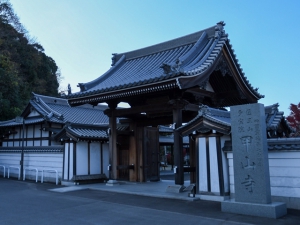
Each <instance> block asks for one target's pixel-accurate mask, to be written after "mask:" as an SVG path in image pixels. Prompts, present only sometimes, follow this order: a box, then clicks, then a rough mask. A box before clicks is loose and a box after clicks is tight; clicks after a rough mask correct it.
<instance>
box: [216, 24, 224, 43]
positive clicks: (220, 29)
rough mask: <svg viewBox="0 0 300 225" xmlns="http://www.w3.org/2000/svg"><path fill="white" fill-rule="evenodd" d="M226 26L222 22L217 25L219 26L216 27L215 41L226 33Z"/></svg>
mask: <svg viewBox="0 0 300 225" xmlns="http://www.w3.org/2000/svg"><path fill="white" fill-rule="evenodd" d="M224 26H225V23H224V21H220V22H219V23H217V26H215V39H218V38H220V37H221V36H222V35H223V34H224V33H225V31H224Z"/></svg>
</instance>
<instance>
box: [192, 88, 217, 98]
mask: <svg viewBox="0 0 300 225" xmlns="http://www.w3.org/2000/svg"><path fill="white" fill-rule="evenodd" d="M186 92H188V93H192V94H194V95H196V96H204V97H210V98H212V97H213V96H214V94H215V93H214V92H211V91H207V90H203V89H200V88H199V87H195V88H190V89H187V90H186Z"/></svg>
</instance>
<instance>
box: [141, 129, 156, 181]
mask: <svg viewBox="0 0 300 225" xmlns="http://www.w3.org/2000/svg"><path fill="white" fill-rule="evenodd" d="M144 153H145V154H144V156H145V159H144V162H145V164H146V166H145V169H146V171H145V174H146V180H150V181H159V180H160V171H159V167H160V161H159V132H158V128H156V127H145V129H144Z"/></svg>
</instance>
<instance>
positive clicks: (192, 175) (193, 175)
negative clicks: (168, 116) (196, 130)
mask: <svg viewBox="0 0 300 225" xmlns="http://www.w3.org/2000/svg"><path fill="white" fill-rule="evenodd" d="M189 147H190V167H196V166H197V161H196V159H197V158H196V143H195V140H194V139H193V137H192V136H189ZM190 183H191V184H192V183H194V184H195V183H196V171H195V172H190Z"/></svg>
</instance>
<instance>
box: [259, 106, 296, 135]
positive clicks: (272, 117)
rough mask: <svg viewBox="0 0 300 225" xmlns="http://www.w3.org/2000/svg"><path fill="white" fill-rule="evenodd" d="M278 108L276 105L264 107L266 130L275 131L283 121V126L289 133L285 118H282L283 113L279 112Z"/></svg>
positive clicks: (290, 129)
mask: <svg viewBox="0 0 300 225" xmlns="http://www.w3.org/2000/svg"><path fill="white" fill-rule="evenodd" d="M278 107H279V104H278V103H276V104H273V105H270V106H266V107H265V114H266V125H267V130H276V129H277V128H278V127H279V125H280V123H281V122H282V121H283V122H284V124H285V126H286V127H287V128H288V129H289V131H290V132H291V131H292V128H291V127H290V126H289V124H288V123H287V121H286V120H285V117H284V116H283V114H284V112H280V111H279V110H278Z"/></svg>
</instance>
